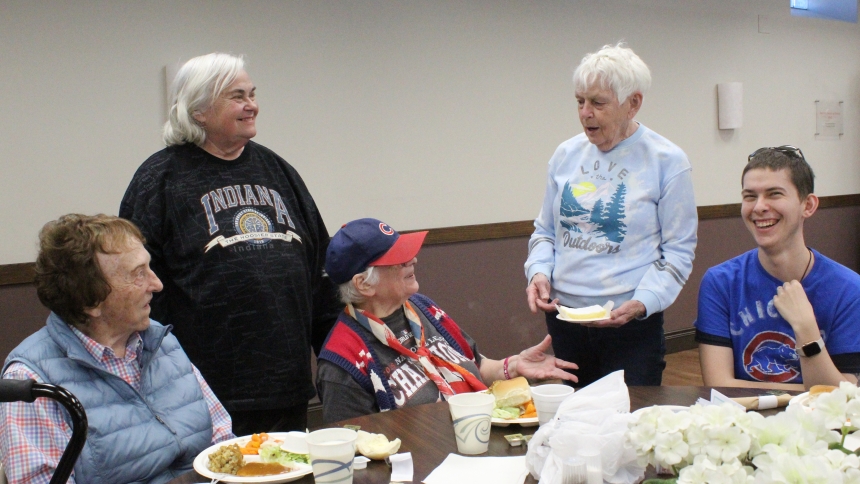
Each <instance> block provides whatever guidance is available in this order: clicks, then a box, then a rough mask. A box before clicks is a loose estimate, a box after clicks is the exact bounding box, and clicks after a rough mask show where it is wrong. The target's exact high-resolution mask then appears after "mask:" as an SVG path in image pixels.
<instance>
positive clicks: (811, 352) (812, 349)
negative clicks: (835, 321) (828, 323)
mask: <svg viewBox="0 0 860 484" xmlns="http://www.w3.org/2000/svg"><path fill="white" fill-rule="evenodd" d="M822 349H824V338H818V341H813V342H812V343H806V344H805V345H803V346H801V347H800V349H798V350H797V354H799V355H800V356H805V357H807V358H811V357H813V356H815V355H817V354H818V353H821V350H822Z"/></svg>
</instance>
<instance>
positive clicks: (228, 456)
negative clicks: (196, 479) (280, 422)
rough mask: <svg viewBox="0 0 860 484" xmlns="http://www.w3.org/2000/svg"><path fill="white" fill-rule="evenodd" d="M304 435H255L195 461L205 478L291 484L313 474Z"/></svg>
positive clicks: (207, 452)
mask: <svg viewBox="0 0 860 484" xmlns="http://www.w3.org/2000/svg"><path fill="white" fill-rule="evenodd" d="M304 435H306V434H303V433H301V432H281V433H276V432H273V433H271V434H265V433H263V434H254V435H246V436H245V437H237V438H235V439H230V440H226V441H224V442H221V443H218V444H215V445H213V446H211V447H209V448H208V449H206V450H204V451H203V452H201V453H200V454H198V455H197V457H196V458H195V459H194V470H195V471H197V473H198V474H200V475H201V476H203V477H207V478H209V479H217V480H218V481H219V482H229V483H271V484H275V483H278V482H290V481H295V480H296V479H299V478H300V477H302V476H305V475H307V474H310V473H311V472H313V470H312V468H311V466H310V464H309V459H308V455H307V453H296V452H295V451H296V450H299V451H300V450H305V452H307V445H306V444H304V438H303V436H304Z"/></svg>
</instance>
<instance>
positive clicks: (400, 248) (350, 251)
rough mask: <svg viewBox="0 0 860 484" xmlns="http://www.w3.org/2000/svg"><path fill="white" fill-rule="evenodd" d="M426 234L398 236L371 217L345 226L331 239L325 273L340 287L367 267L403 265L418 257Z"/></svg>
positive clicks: (383, 223)
mask: <svg viewBox="0 0 860 484" xmlns="http://www.w3.org/2000/svg"><path fill="white" fill-rule="evenodd" d="M426 236H427V232H426V231H423V232H412V233H409V234H402V235H401V234H399V233H398V232H397V231H396V230H394V229H393V228H392V227H391V226H390V225H388V224H386V223H385V222H382V221H380V220H377V219H374V218H362V219H358V220H353V221H352V222H349V223H347V224H345V225H344V226H343V227H341V228H340V230H338V231H337V233H336V234H334V236H333V237H332V238H331V241H330V242H329V244H328V250H327V251H326V261H325V271H326V273H328V275H329V278H331V280H332V282H334V283H335V284H343V283H344V282H346V281H348V280H350V279H352V277H353V276H354V275H356V274H360V273H362V272H364V271H365V269H367V268H368V267H370V266H393V265H397V264H405V263H407V262H409V261H411V260H412V259H413V258H415V256H416V255H418V251H420V250H421V245H422V244H423V243H424V238H425V237H426Z"/></svg>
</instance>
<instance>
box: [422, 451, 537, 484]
mask: <svg viewBox="0 0 860 484" xmlns="http://www.w3.org/2000/svg"><path fill="white" fill-rule="evenodd" d="M528 473H529V471H528V470H526V458H525V456H520V457H463V456H462V455H457V454H448V457H446V458H445V460H444V461H442V463H441V464H439V467H437V468H435V469H433V472H431V473H430V475H429V476H427V477H426V478H425V479H424V481H422V482H424V483H425V484H474V483H476V482H492V483H494V484H523V482H525V480H526V476H527V475H528Z"/></svg>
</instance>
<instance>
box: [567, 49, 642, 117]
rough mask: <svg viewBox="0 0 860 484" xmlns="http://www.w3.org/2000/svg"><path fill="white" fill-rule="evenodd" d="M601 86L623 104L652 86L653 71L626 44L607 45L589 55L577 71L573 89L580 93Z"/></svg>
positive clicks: (574, 73) (574, 76)
mask: <svg viewBox="0 0 860 484" xmlns="http://www.w3.org/2000/svg"><path fill="white" fill-rule="evenodd" d="M595 83H600V84H601V87H603V88H609V89H611V90H612V92H613V93H615V97H616V99H618V102H619V103H623V102H624V101H626V100H627V98H628V97H630V95H631V94H633V93H636V92H640V93H642V94H645V91H647V90H648V88H650V87H651V71H650V70H649V69H648V66H647V65H645V62H643V61H642V59H640V58H639V56H638V55H636V53H635V52H633V50H632V49H630V48H629V47H627V46H626V45H625V44H624V42H619V43H618V44H616V45H604V46H603V48H602V49H600V50H599V51H597V52H594V53H591V54H586V55H585V57H583V58H582V61H581V62H580V63H579V66H578V67H577V68H576V70H575V71H574V72H573V88H574V90H575V91H577V92H580V91H584V90H586V89H588V88H589V87H592V86H594V85H595Z"/></svg>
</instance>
